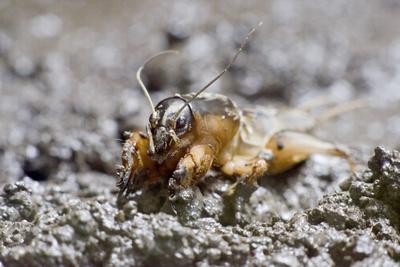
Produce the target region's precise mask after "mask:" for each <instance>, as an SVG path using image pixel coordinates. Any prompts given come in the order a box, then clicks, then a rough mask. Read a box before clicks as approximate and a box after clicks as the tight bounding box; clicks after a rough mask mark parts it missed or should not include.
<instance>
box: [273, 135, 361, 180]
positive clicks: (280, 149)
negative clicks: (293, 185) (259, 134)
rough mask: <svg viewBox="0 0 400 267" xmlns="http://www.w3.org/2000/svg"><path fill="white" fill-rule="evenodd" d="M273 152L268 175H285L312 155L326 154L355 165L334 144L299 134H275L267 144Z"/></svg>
mask: <svg viewBox="0 0 400 267" xmlns="http://www.w3.org/2000/svg"><path fill="white" fill-rule="evenodd" d="M266 148H267V149H269V150H271V151H272V154H273V158H272V160H271V161H270V162H269V168H268V174H279V173H283V172H285V171H287V170H289V169H291V168H292V167H294V166H295V165H296V164H298V163H300V162H302V161H304V160H306V159H307V158H308V157H310V156H311V155H312V154H326V155H333V156H338V157H342V158H345V159H347V160H348V162H349V164H350V166H351V167H353V163H352V161H351V159H350V158H349V156H348V155H347V154H346V153H345V152H344V151H343V150H340V149H339V148H338V147H337V146H335V145H334V144H332V143H329V142H324V141H321V140H319V139H317V138H315V137H313V136H311V135H308V134H305V133H299V132H291V131H283V132H279V133H277V134H275V135H274V136H272V137H271V139H270V140H269V141H268V143H267V144H266Z"/></svg>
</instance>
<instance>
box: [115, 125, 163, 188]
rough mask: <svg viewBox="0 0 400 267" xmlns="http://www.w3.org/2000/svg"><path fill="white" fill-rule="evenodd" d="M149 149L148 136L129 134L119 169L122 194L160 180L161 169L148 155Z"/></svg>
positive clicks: (119, 183)
mask: <svg viewBox="0 0 400 267" xmlns="http://www.w3.org/2000/svg"><path fill="white" fill-rule="evenodd" d="M148 147H149V141H148V138H147V136H146V135H144V134H143V133H140V132H133V133H130V134H129V138H128V140H127V141H126V142H125V143H124V146H123V148H122V153H121V159H122V165H120V166H118V167H117V175H118V177H119V181H118V183H117V186H118V187H119V189H120V194H123V193H124V192H125V191H126V192H127V193H129V192H132V191H134V190H135V189H137V188H139V187H141V186H142V185H143V184H151V183H152V182H154V181H155V180H157V179H158V177H159V175H160V172H159V168H158V167H157V165H156V163H155V162H153V161H152V160H151V159H150V158H149V156H148V155H147V151H148Z"/></svg>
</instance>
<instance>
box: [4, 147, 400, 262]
mask: <svg viewBox="0 0 400 267" xmlns="http://www.w3.org/2000/svg"><path fill="white" fill-rule="evenodd" d="M317 161H319V162H317ZM317 164H318V166H319V167H318V168H316V165H317ZM399 166H400V155H399V153H398V152H396V151H394V152H388V151H385V150H383V149H382V148H377V149H376V150H375V155H374V156H373V157H372V158H371V160H370V161H369V169H367V170H366V171H364V172H362V173H361V174H359V175H357V176H355V177H352V178H348V179H347V180H344V181H342V183H341V185H342V188H343V189H344V191H340V190H337V192H333V190H328V189H327V188H324V187H322V188H324V189H321V188H320V190H326V192H329V193H328V194H327V195H325V196H324V197H322V198H321V199H320V201H319V202H318V204H316V205H315V206H314V204H315V203H313V202H312V201H311V202H309V203H301V202H300V201H299V200H300V199H302V198H304V196H303V195H302V190H298V191H297V192H290V191H292V190H294V189H296V188H299V185H298V184H296V183H303V190H304V191H308V192H312V191H310V190H306V188H307V183H304V181H305V180H307V179H314V182H315V181H317V180H320V179H321V176H319V175H320V172H321V169H323V170H322V171H323V172H324V177H325V179H328V178H327V177H330V179H335V180H337V178H334V177H335V175H339V173H338V172H337V171H335V170H334V169H333V168H332V166H329V165H326V164H325V165H324V164H323V163H322V162H321V161H320V160H319V159H318V158H317V159H313V160H311V161H310V162H309V163H308V164H306V165H304V166H302V167H301V168H300V169H299V171H297V172H296V173H295V174H293V176H292V177H291V178H290V180H291V179H293V180H295V181H296V182H295V183H289V182H287V183H286V186H285V190H284V191H283V192H280V193H281V194H282V195H283V199H280V201H282V203H281V205H282V206H283V210H285V208H287V207H285V205H287V206H289V205H291V209H292V210H297V212H296V213H295V214H294V215H293V216H290V219H289V220H284V219H282V218H281V217H280V216H279V215H280V214H279V212H280V211H281V210H282V207H281V206H278V207H276V205H277V204H276V203H275V201H271V199H270V198H276V195H275V193H274V192H273V191H274V190H277V191H279V187H260V188H257V189H256V190H255V191H254V189H250V188H246V187H245V186H243V187H240V188H239V189H238V191H237V192H236V195H235V196H234V197H233V198H234V199H226V198H224V197H223V191H224V188H226V186H227V185H228V184H230V182H228V181H220V180H218V181H217V182H212V181H214V180H215V179H213V178H212V177H209V178H208V179H210V181H209V182H207V183H204V184H203V185H202V186H203V193H201V192H200V191H198V192H196V190H193V191H190V190H189V192H186V193H185V195H184V196H181V200H180V203H178V204H177V203H169V205H170V208H169V209H168V208H166V207H165V206H166V205H168V203H167V204H165V205H161V203H162V202H161V201H154V196H155V194H154V193H152V192H143V194H142V195H141V196H140V193H138V194H137V195H136V196H131V197H130V199H129V200H128V201H126V202H125V203H122V204H121V205H120V207H118V206H117V204H116V195H115V192H113V188H114V187H113V184H110V183H109V181H112V179H109V177H106V176H99V175H98V174H96V173H87V174H85V179H84V180H85V182H84V183H83V182H82V181H81V180H82V179H83V178H82V177H75V178H73V179H66V180H65V181H64V183H68V186H64V185H63V184H60V185H51V184H48V185H42V184H39V183H38V182H35V181H32V180H31V179H29V178H26V179H24V180H23V181H20V182H16V183H14V184H8V185H6V186H5V187H4V188H3V193H2V195H1V198H0V207H1V210H0V216H1V221H0V233H1V238H0V261H1V262H2V263H3V264H4V265H5V266H24V265H26V263H29V265H30V266H43V265H49V264H51V265H63V266H69V265H105V266H123V265H125V266H126V265H136V266H142V265H146V266H153V265H158V264H160V263H161V264H162V265H164V266H187V265H193V264H195V265H197V266H204V265H243V264H248V265H276V266H299V265H307V266H315V265H318V266H333V265H336V266H398V264H399V261H400V243H399V241H400V235H399V233H398V231H399V227H400V223H399V218H400V210H399V206H398V203H399V196H400V187H399V186H398V184H399V181H400V180H399V179H400V168H399ZM94 176H96V181H92V183H93V184H92V183H91V182H87V181H90V178H89V177H94ZM277 178H278V177H269V178H266V179H271V180H272V179H277ZM280 179H285V178H284V177H280ZM286 179H287V178H286ZM94 184H95V186H94ZM205 184H207V186H206V185H205ZM311 184H314V183H311ZM64 188H67V189H64ZM225 190H226V189H225ZM259 191H261V192H259ZM299 191H300V192H299ZM288 192H290V193H288ZM309 194H310V193H309ZM268 195H269V196H270V197H267V196H268ZM285 195H289V196H290V197H289V196H288V198H287V199H286V200H285V199H284V198H285ZM310 197H311V199H313V196H312V195H310ZM314 197H315V199H317V198H319V195H318V194H316V195H315V196H314ZM240 199H243V201H241V200H240ZM249 199H250V200H249ZM294 199H297V200H296V201H295V200H294ZM146 201H148V202H152V203H158V204H159V205H155V204H153V207H151V208H150V210H147V211H146V210H145V208H143V207H142V208H140V206H141V205H144V206H147V205H146V204H145V203H146ZM293 203H297V204H293ZM299 203H301V204H299ZM171 206H172V207H173V208H171ZM247 206H251V207H247ZM244 207H245V208H244ZM174 208H175V209H176V213H177V215H174V212H173V209H174ZM304 208H305V210H303V209H304ZM163 209H164V211H165V212H163V211H162V212H159V210H163ZM149 211H153V212H154V211H156V212H155V213H153V212H152V213H148V212H149ZM168 213H170V214H168Z"/></svg>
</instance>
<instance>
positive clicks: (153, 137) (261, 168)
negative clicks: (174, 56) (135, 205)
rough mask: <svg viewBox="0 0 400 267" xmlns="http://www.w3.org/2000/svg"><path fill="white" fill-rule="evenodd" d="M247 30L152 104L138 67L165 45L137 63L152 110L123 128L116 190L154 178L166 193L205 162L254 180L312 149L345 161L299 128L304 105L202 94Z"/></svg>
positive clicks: (197, 173) (189, 180)
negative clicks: (142, 126) (205, 72)
mask: <svg viewBox="0 0 400 267" xmlns="http://www.w3.org/2000/svg"><path fill="white" fill-rule="evenodd" d="M255 29H256V28H253V29H252V30H251V31H250V32H249V33H248V34H247V36H246V38H245V40H244V41H243V43H242V44H241V46H240V48H239V50H238V51H237V52H236V54H235V55H234V57H233V58H232V59H231V61H230V63H229V64H228V65H227V66H226V67H225V69H224V70H223V71H222V72H221V73H220V74H218V75H217V76H216V77H215V78H214V79H212V80H211V81H210V82H209V83H208V84H206V85H205V86H204V87H203V88H202V89H200V90H199V91H197V92H196V93H191V94H185V95H175V96H172V97H169V98H166V99H163V100H162V101H160V102H159V103H158V104H157V105H156V106H154V105H153V102H152V101H151V98H150V95H149V94H148V91H147V89H146V87H145V85H144V83H143V82H142V80H141V72H142V70H143V68H144V66H145V65H146V64H147V63H148V62H149V61H151V60H152V59H153V58H154V57H156V56H158V55H160V54H165V53H171V51H166V52H162V53H160V54H158V55H156V56H154V57H152V58H150V59H149V60H147V61H146V63H144V64H143V65H142V66H141V67H140V68H139V70H138V71H137V75H136V76H137V80H138V82H139V84H140V86H141V88H142V89H143V91H144V93H145V95H146V97H147V98H148V100H149V102H150V105H151V108H152V114H151V115H150V118H149V124H148V125H147V127H146V133H142V132H139V131H135V132H129V133H128V138H127V140H126V142H125V143H124V145H123V148H122V153H121V158H122V165H120V166H119V167H118V169H117V175H118V177H119V182H118V187H119V189H120V195H123V194H124V193H126V194H128V193H130V192H133V191H135V190H137V189H139V188H142V187H144V186H149V185H152V184H154V183H157V182H159V181H160V180H162V181H164V182H168V189H169V191H170V195H171V196H173V195H174V194H175V192H176V190H178V189H180V188H187V187H190V186H194V185H196V184H197V183H198V182H199V181H200V180H201V178H202V177H203V176H204V175H205V174H206V173H207V172H208V171H209V170H210V168H212V167H213V168H216V169H219V170H220V171H222V172H223V173H224V174H226V175H227V176H234V177H238V179H237V181H238V182H239V181H240V182H241V181H243V182H245V183H248V184H254V183H255V182H256V181H257V179H258V178H259V177H261V176H263V175H266V174H279V173H282V172H285V171H287V170H289V169H291V168H292V167H294V166H295V165H297V164H298V163H300V162H302V161H305V160H306V159H307V158H308V157H309V156H310V155H312V154H315V153H322V154H328V155H333V156H338V157H343V158H346V159H348V160H349V162H350V159H349V157H348V156H347V154H346V153H345V152H344V151H343V150H341V149H339V148H338V147H337V146H335V145H334V144H332V143H329V142H325V141H322V140H319V139H317V138H315V137H313V136H311V135H309V134H307V133H306V132H307V131H308V130H310V129H311V128H312V127H313V125H314V123H315V118H312V117H310V115H309V113H307V110H306V108H303V109H288V110H285V111H281V112H272V111H271V110H268V109H243V110H242V109H240V108H238V106H237V105H236V104H235V102H233V101H232V100H231V99H230V98H228V97H226V96H224V95H220V94H215V93H206V92H204V91H205V90H206V89H207V88H209V86H210V85H212V84H213V83H214V82H215V81H216V80H218V79H219V78H220V77H221V76H222V75H223V74H224V73H225V72H227V71H228V70H229V68H230V67H231V66H232V64H233V63H234V62H235V60H236V58H237V57H238V55H239V54H240V53H241V52H242V50H243V48H244V46H245V45H246V43H247V41H248V39H249V37H250V36H251V35H252V34H253V32H254V31H255ZM333 113H335V112H333ZM331 115H332V114H331Z"/></svg>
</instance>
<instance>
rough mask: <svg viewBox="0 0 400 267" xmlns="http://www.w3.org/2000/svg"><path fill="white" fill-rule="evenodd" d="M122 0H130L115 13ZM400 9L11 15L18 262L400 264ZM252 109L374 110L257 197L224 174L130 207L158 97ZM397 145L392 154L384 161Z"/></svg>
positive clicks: (7, 76) (337, 123)
mask: <svg viewBox="0 0 400 267" xmlns="http://www.w3.org/2000/svg"><path fill="white" fill-rule="evenodd" d="M113 2H114V1H113ZM399 18H400V6H399V4H398V3H397V2H396V1H390V0H385V1H372V0H368V1H365V0H363V1H361V0H355V1H345V0H343V1H342V0H340V1H332V2H331V1H329V2H328V1H286V0H284V1H281V0H280V1H246V2H245V3H243V1H217V2H215V3H214V2H211V1H183V0H182V1H181V0H175V1H159V0H152V1H115V2H114V3H111V1H78V2H75V1H72V2H69V1H64V2H59V1H51V0H29V1H23V2H16V1H7V0H6V1H0V187H1V190H2V191H1V193H0V266H318V267H323V266H345V267H346V266H399V264H400V234H399V231H400V154H399V152H397V151H396V149H398V148H400V139H399V136H400V116H399V114H400V113H399V112H400V105H399V103H400V90H398V84H399V83H400V32H399V28H398V25H399V23H400V19H399ZM260 20H262V21H263V22H264V26H263V27H262V28H260V29H258V30H257V32H256V34H255V36H254V38H253V39H252V40H251V42H250V43H249V45H248V46H247V47H246V49H245V51H244V52H243V53H242V55H241V56H240V57H239V58H238V61H237V62H236V63H235V65H234V67H233V68H232V70H231V71H230V72H229V73H227V74H226V75H225V76H224V77H223V78H222V79H221V80H219V81H218V82H217V83H216V84H215V85H214V86H213V87H212V88H210V91H213V92H219V93H223V94H226V95H228V96H230V97H231V98H232V99H234V100H235V101H236V102H237V103H238V104H239V105H240V106H242V107H248V106H255V105H260V106H274V107H278V108H285V107H286V106H296V105H300V104H301V103H305V102H307V101H310V100H315V99H317V98H321V97H323V98H326V99H329V101H328V102H330V103H328V104H327V107H325V106H324V107H318V108H316V109H315V110H314V112H315V114H320V113H321V112H323V111H324V110H326V109H327V108H328V109H329V107H332V106H334V105H335V104H336V105H337V104H340V103H344V102H346V101H350V100H354V99H363V100H364V101H365V103H366V106H365V107H364V108H362V109H359V110H355V111H352V112H349V113H346V114H343V115H342V116H340V117H338V118H336V119H334V120H331V121H325V122H322V123H321V124H320V125H318V126H317V127H316V128H315V129H314V131H313V133H312V134H314V135H316V136H318V137H320V138H322V139H326V140H330V141H333V142H336V143H340V144H341V145H342V146H344V147H346V148H347V149H348V150H349V151H350V154H351V157H352V158H353V159H354V161H355V162H356V170H355V172H354V173H352V172H351V171H350V168H349V166H348V163H347V162H346V161H345V160H342V159H339V158H335V157H327V156H322V155H315V156H313V157H311V158H310V159H309V160H308V161H307V162H305V163H304V164H301V165H300V166H298V167H296V168H295V169H293V170H291V171H289V172H287V173H285V174H282V175H279V176H274V177H263V178H262V179H260V180H259V181H258V186H253V187H250V186H246V185H239V187H238V189H237V191H236V193H235V194H234V195H232V196H227V195H226V194H225V192H226V190H227V189H228V188H229V186H230V185H231V184H232V183H233V182H234V180H232V179H227V178H226V177H222V176H221V174H220V173H218V172H217V171H211V172H210V173H209V174H208V175H207V176H206V177H205V178H204V180H203V181H202V182H201V183H200V185H199V186H198V187H194V188H189V189H188V190H184V191H182V192H181V193H180V194H179V195H178V196H177V197H176V198H175V200H174V201H173V202H170V201H169V200H168V198H167V192H166V190H165V188H161V187H154V188H148V189H143V190H139V191H137V192H136V193H134V194H131V195H129V196H128V197H127V199H125V200H123V201H117V193H118V191H117V188H116V177H115V166H116V165H117V164H118V163H120V159H119V153H120V150H121V143H122V142H123V140H122V139H123V132H124V131H126V130H132V129H143V128H144V125H145V123H146V121H147V120H148V116H149V113H150V107H149V106H148V104H147V102H146V99H145V98H144V96H143V95H142V92H141V91H140V89H139V87H138V85H137V83H136V81H135V78H134V73H135V71H136V69H137V68H138V67H139V66H140V64H142V62H143V61H144V60H145V58H147V57H148V56H150V55H152V54H154V53H157V52H159V51H161V50H165V49H178V50H180V51H181V54H180V56H177V57H174V56H168V57H165V58H161V59H157V61H155V62H153V63H151V64H150V65H149V66H148V68H146V70H145V71H144V77H145V82H146V84H147V85H148V87H149V89H150V93H151V95H152V97H153V98H154V100H155V101H159V100H160V99H163V98H165V97H167V96H170V95H173V94H174V93H178V92H180V93H183V92H188V91H193V90H196V89H198V88H200V87H201V86H202V85H204V84H205V83H206V82H207V81H209V80H210V78H211V77H213V76H214V75H215V74H216V73H217V72H218V70H220V69H222V68H223V66H224V64H226V63H227V62H228V61H229V59H230V57H231V56H232V55H233V54H234V52H235V49H237V47H238V45H239V44H240V42H241V41H242V39H243V36H244V35H245V34H246V32H247V31H248V30H249V28H251V27H252V26H253V25H255V24H257V22H258V21H260ZM383 147H385V148H383Z"/></svg>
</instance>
